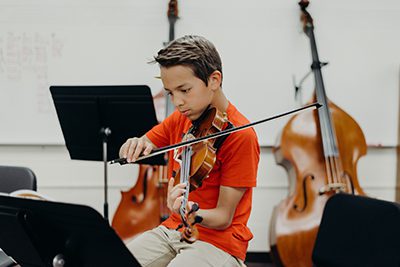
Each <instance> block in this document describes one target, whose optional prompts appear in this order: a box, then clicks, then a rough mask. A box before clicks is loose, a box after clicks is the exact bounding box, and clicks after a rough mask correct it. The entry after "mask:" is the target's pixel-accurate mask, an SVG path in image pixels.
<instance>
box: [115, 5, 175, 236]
mask: <svg viewBox="0 0 400 267" xmlns="http://www.w3.org/2000/svg"><path fill="white" fill-rule="evenodd" d="M167 16H168V21H169V41H170V42H171V41H172V40H173V39H174V38H175V23H176V21H177V19H178V2H177V0H170V1H169V3H168V12H167ZM161 93H162V92H161ZM161 97H164V94H158V95H156V96H154V101H155V102H157V101H159V100H160V99H159V98H161ZM161 100H164V99H161ZM163 108H164V109H165V114H166V115H169V114H171V113H172V112H173V111H174V106H173V104H172V103H171V100H170V99H169V97H168V96H166V97H165V106H164V107H163ZM159 111H160V110H157V113H159ZM167 183H168V178H167V167H166V166H150V165H146V164H140V165H139V173H138V176H137V181H136V183H135V185H134V186H133V187H132V188H130V189H129V190H128V191H121V201H120V203H119V205H118V207H117V210H116V211H115V214H114V217H113V220H112V227H113V228H114V230H115V231H116V232H117V234H118V235H119V237H120V238H121V239H122V240H124V241H125V242H127V241H128V240H130V239H132V238H134V237H135V236H136V235H137V234H139V233H142V232H144V231H146V230H150V229H152V228H154V227H156V226H158V225H159V224H160V223H161V222H162V221H164V220H165V219H167V218H168V216H169V209H168V207H167V203H166V197H167Z"/></svg>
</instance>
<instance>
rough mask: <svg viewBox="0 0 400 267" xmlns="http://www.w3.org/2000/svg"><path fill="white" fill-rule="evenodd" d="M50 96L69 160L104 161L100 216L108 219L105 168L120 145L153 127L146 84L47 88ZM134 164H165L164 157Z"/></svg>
mask: <svg viewBox="0 0 400 267" xmlns="http://www.w3.org/2000/svg"><path fill="white" fill-rule="evenodd" d="M50 91H51V95H52V97H53V100H54V105H55V108H56V111H57V116H58V120H59V122H60V125H61V129H62V133H63V135H64V139H65V144H66V146H67V149H68V152H69V154H70V157H71V159H78V160H95V161H103V162H104V199H105V200H104V217H105V218H106V219H108V203H107V165H108V161H110V160H112V159H116V158H119V156H118V154H119V149H120V147H121V145H122V144H123V143H124V142H125V141H126V140H127V139H128V138H130V137H139V136H142V135H143V134H145V133H146V132H147V131H148V130H150V129H151V128H152V127H153V126H154V125H156V124H157V123H158V122H157V118H156V113H155V109H154V104H153V97H152V95H151V90H150V88H149V87H148V86H147V85H104V86H103V85H99V86H95V85H87V86H51V87H50ZM138 163H141V164H150V165H165V160H164V155H159V156H155V157H152V158H148V159H145V160H142V161H140V162H138Z"/></svg>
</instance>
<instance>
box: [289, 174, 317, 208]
mask: <svg viewBox="0 0 400 267" xmlns="http://www.w3.org/2000/svg"><path fill="white" fill-rule="evenodd" d="M314 179H315V177H314V175H312V174H308V175H306V176H305V177H304V178H303V183H302V185H303V203H304V204H303V207H301V208H300V207H299V205H298V204H297V203H295V204H294V205H293V208H294V209H295V210H296V211H298V212H303V211H304V210H305V209H306V208H307V201H308V200H307V180H311V181H314Z"/></svg>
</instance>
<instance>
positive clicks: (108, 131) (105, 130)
mask: <svg viewBox="0 0 400 267" xmlns="http://www.w3.org/2000/svg"><path fill="white" fill-rule="evenodd" d="M100 134H101V135H102V137H103V138H102V139H103V163H104V205H103V209H104V219H105V220H106V221H107V222H108V177H107V175H108V173H107V165H108V161H107V137H108V136H109V135H110V134H111V129H110V128H108V127H105V128H101V129H100Z"/></svg>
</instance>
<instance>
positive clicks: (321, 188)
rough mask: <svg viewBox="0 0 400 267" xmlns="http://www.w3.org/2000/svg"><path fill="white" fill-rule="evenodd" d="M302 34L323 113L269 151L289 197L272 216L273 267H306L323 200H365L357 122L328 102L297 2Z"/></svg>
mask: <svg viewBox="0 0 400 267" xmlns="http://www.w3.org/2000/svg"><path fill="white" fill-rule="evenodd" d="M299 5H300V8H301V11H302V16H301V20H302V22H303V26H304V27H303V29H304V32H305V34H306V35H307V36H308V38H309V40H310V45H311V54H312V65H311V69H312V72H313V74H314V80H315V86H316V88H315V91H314V94H313V99H312V100H313V101H318V103H321V104H322V107H321V108H319V109H318V110H314V111H313V112H308V113H302V114H298V115H295V116H293V117H292V118H291V119H290V120H289V121H288V123H287V124H286V125H285V126H284V128H283V129H282V132H281V134H280V136H279V138H278V143H277V144H276V146H274V148H273V153H274V157H275V160H276V162H277V164H279V165H281V166H283V167H284V168H285V169H286V171H287V172H288V176H289V194H288V196H287V198H285V199H284V200H282V201H281V202H280V203H279V204H278V205H277V206H276V207H275V208H274V210H273V214H272V217H271V223H270V235H269V238H270V249H271V255H272V258H273V260H274V263H275V264H276V266H285V267H311V266H312V250H313V247H314V243H315V239H316V235H317V231H318V228H319V224H320V221H321V217H322V212H323V209H324V206H325V203H326V201H327V199H328V198H329V197H330V196H332V195H333V194H336V193H348V194H355V195H365V193H364V191H363V190H362V188H361V187H360V185H359V182H358V178H357V162H358V160H359V159H360V157H362V156H363V155H365V154H366V153H367V146H366V142H365V137H364V134H363V132H362V130H361V128H360V126H359V125H358V124H357V122H356V121H355V120H354V119H353V118H352V117H351V116H350V115H348V114H347V113H346V112H345V111H343V110H342V109H341V108H340V107H338V106H337V105H335V104H334V103H333V102H332V101H330V100H329V99H328V98H327V96H326V92H325V87H324V82H323V78H322V73H321V66H322V63H321V62H320V61H319V57H318V52H317V46H316V41H315V36H314V24H313V19H312V17H311V15H310V14H309V12H308V11H307V10H306V8H307V6H308V5H309V2H308V1H307V0H301V1H300V3H299Z"/></svg>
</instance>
